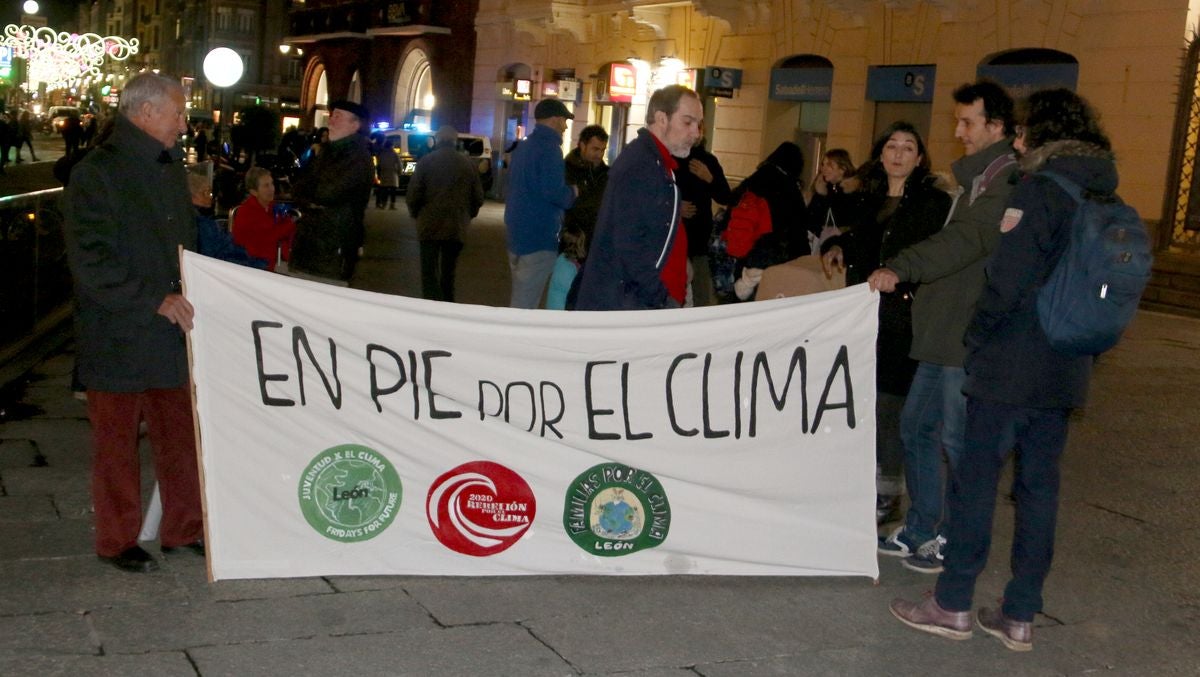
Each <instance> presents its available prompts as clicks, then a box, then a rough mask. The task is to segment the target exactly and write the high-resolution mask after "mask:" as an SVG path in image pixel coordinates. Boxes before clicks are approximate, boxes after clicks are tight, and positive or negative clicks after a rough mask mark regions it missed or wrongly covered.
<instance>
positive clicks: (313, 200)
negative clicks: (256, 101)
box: [289, 101, 375, 283]
mask: <svg viewBox="0 0 1200 677" xmlns="http://www.w3.org/2000/svg"><path fill="white" fill-rule="evenodd" d="M330 110H331V111H332V112H331V113H330V115H329V143H328V144H326V145H325V147H324V148H323V149H322V150H321V154H320V155H318V156H317V159H316V161H315V162H313V163H312V164H311V165H309V167H308V168H307V169H306V170H304V174H303V175H301V176H300V178H299V179H297V180H296V183H295V184H293V186H292V197H294V198H295V199H296V200H297V201H298V202H299V203H300V208H301V212H302V213H303V214H304V216H302V217H301V218H300V222H299V223H297V224H296V239H295V242H294V244H293V245H292V258H291V261H290V262H289V268H290V270H291V271H293V272H299V273H302V274H304V275H307V276H311V277H316V278H320V279H323V280H327V281H328V280H336V281H339V282H342V283H348V282H349V281H350V278H351V277H353V276H354V268H355V266H356V265H357V264H358V255H359V248H361V247H362V243H363V232H364V231H363V214H364V212H366V209H367V202H368V201H369V200H370V198H371V188H372V186H373V185H374V183H375V169H374V166H373V165H372V163H371V150H370V144H369V142H368V141H367V139H366V137H364V136H363V135H362V134H360V133H359V129H360V128H361V127H362V125H363V123H365V122H366V121H367V118H368V117H369V116H368V113H367V109H366V108H364V107H363V106H362V105H361V104H358V103H354V102H353V101H336V102H334V103H332V104H330Z"/></svg>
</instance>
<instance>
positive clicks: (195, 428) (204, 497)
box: [177, 245, 214, 583]
mask: <svg viewBox="0 0 1200 677" xmlns="http://www.w3.org/2000/svg"><path fill="white" fill-rule="evenodd" d="M177 253H178V255H179V282H180V284H181V291H182V293H183V297H184V298H185V299H186V298H187V274H186V273H185V272H184V269H183V245H179V248H178V251H177ZM192 328H193V329H194V328H195V318H193V324H192ZM183 334H184V338H185V339H186V340H187V358H188V385H189V386H190V387H189V388H188V390H189V392H190V394H191V396H192V433H193V434H194V435H195V438H196V475H197V477H198V478H199V480H200V517H201V519H203V520H204V570H205V573H206V575H207V576H208V582H209V583H212V582H214V579H213V570H212V555H210V554H209V552H208V549H209V548H210V547H211V546H212V538H210V535H209V533H208V493H207V492H206V491H205V490H204V450H203V444H202V443H201V440H200V413H199V411H198V410H197V409H196V380H195V379H194V378H192V372H193V371H194V370H195V368H196V367H195V364H193V362H192V333H191V332H190V331H186V332H184V333H183Z"/></svg>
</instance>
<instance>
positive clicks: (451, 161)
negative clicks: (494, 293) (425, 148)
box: [406, 125, 483, 301]
mask: <svg viewBox="0 0 1200 677" xmlns="http://www.w3.org/2000/svg"><path fill="white" fill-rule="evenodd" d="M406 201H407V202H408V213H409V214H412V217H413V218H414V219H416V220H417V238H418V239H419V240H420V242H421V296H423V297H425V298H427V299H429V300H431V301H454V270H455V267H456V264H457V262H458V254H459V252H461V251H462V247H463V240H464V239H465V238H466V234H467V226H468V225H469V224H470V223H471V219H473V218H475V216H476V215H477V214H479V208H480V207H482V206H483V184H482V183H481V182H480V180H479V172H478V171H476V169H475V165H473V164H472V163H471V161H470V160H469V159H467V156H465V155H462V154H461V153H459V152H458V130H456V129H455V128H453V127H451V126H450V125H445V126H443V127H442V128H441V129H438V131H437V136H436V145H435V146H434V149H433V152H432V153H429V154H428V155H426V156H425V157H423V158H421V160H420V161H419V162H417V168H416V170H415V171H414V172H413V176H412V181H411V182H409V184H408V195H407V197H406Z"/></svg>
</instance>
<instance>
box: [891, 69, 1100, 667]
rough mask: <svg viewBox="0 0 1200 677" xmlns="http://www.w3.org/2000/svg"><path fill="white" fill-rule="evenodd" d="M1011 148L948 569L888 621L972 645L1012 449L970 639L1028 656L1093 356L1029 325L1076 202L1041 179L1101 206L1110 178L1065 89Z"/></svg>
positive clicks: (955, 483)
mask: <svg viewBox="0 0 1200 677" xmlns="http://www.w3.org/2000/svg"><path fill="white" fill-rule="evenodd" d="M1026 108H1027V110H1026V122H1025V127H1024V129H1023V130H1019V132H1018V137H1017V141H1016V143H1015V144H1014V147H1015V148H1016V149H1017V150H1018V151H1019V152H1022V153H1023V157H1022V159H1021V167H1022V169H1023V170H1024V171H1025V172H1026V174H1025V176H1024V177H1023V178H1022V179H1021V181H1020V182H1019V183H1018V185H1017V186H1016V188H1015V189H1014V191H1013V195H1012V198H1011V199H1010V201H1009V204H1008V208H1007V209H1006V210H1005V212H1004V216H1003V218H1002V220H1001V222H1000V223H999V224H997V228H999V230H1000V232H1001V236H1000V245H999V247H998V248H997V250H996V252H995V254H994V256H993V257H992V258H991V260H990V261H989V262H988V265H987V274H988V276H987V285H986V287H985V288H984V291H983V294H982V296H981V297H980V298H979V301H978V303H977V306H976V311H975V315H974V317H973V318H972V320H971V323H970V325H969V326H968V327H967V334H966V344H967V349H968V354H967V359H966V363H965V367H966V372H967V378H966V382H965V385H964V392H965V393H966V394H967V420H966V436H965V444H964V447H963V450H962V458H961V459H960V461H959V463H958V465H957V467H955V469H954V473H953V480H952V483H951V489H950V493H949V496H948V502H949V508H950V526H949V543H948V545H947V546H946V557H945V570H944V571H943V572H942V574H941V575H940V576H939V577H938V582H937V587H936V590H935V591H934V594H933V595H932V596H929V597H927V598H926V599H925V600H924V601H922V602H919V603H918V602H909V601H906V600H902V599H897V600H894V601H893V602H892V604H891V610H892V613H893V614H894V615H895V616H896V617H897V618H898V619H900V620H901V621H902V622H904V623H905V624H907V625H909V626H911V627H914V628H916V629H918V630H923V631H925V632H930V633H933V634H936V635H941V636H943V637H948V638H951V639H967V638H969V637H970V636H971V633H972V619H971V614H970V609H971V602H972V599H973V597H974V592H975V580H976V578H977V577H978V576H979V574H980V573H982V571H983V569H984V568H985V566H986V564H987V558H988V550H989V548H990V546H991V531H992V519H993V515H994V512H995V507H996V487H997V484H998V482H999V479H1000V473H1001V470H1002V469H1003V466H1004V463H1005V460H1006V459H1007V457H1008V454H1009V452H1010V451H1015V452H1016V454H1017V456H1018V459H1017V463H1016V464H1015V468H1016V477H1015V478H1014V481H1013V497H1014V498H1015V499H1016V502H1017V508H1016V529H1015V535H1014V539H1013V545H1012V559H1011V562H1012V579H1011V580H1010V581H1009V583H1008V585H1007V587H1006V588H1005V590H1004V596H1003V600H1002V602H1001V606H1000V607H999V608H987V607H985V608H981V609H979V611H978V613H977V614H976V616H975V623H976V624H978V625H979V627H980V629H982V630H983V631H985V632H987V633H988V634H991V635H994V636H996V637H997V638H999V639H1000V641H1002V642H1003V643H1004V645H1005V646H1006V647H1008V648H1009V649H1012V650H1014V651H1028V650H1030V649H1032V648H1033V637H1032V634H1033V617H1034V615H1035V614H1037V613H1038V612H1040V611H1041V610H1042V586H1043V584H1044V583H1045V580H1046V576H1047V574H1048V573H1049V572H1050V562H1051V559H1052V557H1053V554H1054V529H1055V521H1056V518H1057V513H1058V490H1059V465H1058V462H1059V457H1060V456H1061V455H1062V452H1063V448H1064V447H1065V446H1066V441H1067V418H1068V415H1069V414H1070V411H1071V409H1072V408H1074V407H1079V406H1082V405H1083V404H1084V402H1085V400H1086V398H1087V389H1088V380H1089V377H1090V374H1091V364H1092V360H1093V357H1092V356H1091V355H1073V354H1067V353H1065V352H1060V351H1058V350H1055V349H1054V348H1052V347H1051V345H1050V341H1049V339H1048V338H1047V336H1046V333H1045V331H1044V330H1043V329H1042V326H1041V324H1040V323H1039V320H1038V309H1037V305H1038V291H1039V288H1040V287H1041V286H1042V284H1043V283H1044V282H1045V281H1046V279H1047V278H1048V277H1049V276H1050V274H1051V273H1052V272H1053V271H1054V269H1055V267H1056V266H1057V264H1058V262H1059V260H1060V259H1061V258H1062V256H1063V253H1064V252H1065V251H1066V250H1067V247H1068V245H1069V244H1070V240H1071V226H1072V221H1073V217H1074V215H1075V213H1076V210H1077V209H1078V203H1076V201H1075V199H1074V198H1073V197H1072V196H1071V195H1070V194H1069V193H1067V192H1066V190H1064V188H1063V187H1061V186H1060V185H1059V184H1058V183H1057V182H1056V181H1055V180H1053V179H1051V178H1050V177H1048V176H1046V175H1045V173H1044V172H1046V171H1052V172H1055V173H1057V174H1059V175H1062V176H1064V177H1066V178H1067V179H1069V180H1070V181H1071V182H1074V183H1076V184H1079V185H1080V186H1081V187H1082V188H1083V189H1084V191H1085V193H1086V194H1088V195H1092V196H1111V195H1112V194H1113V192H1114V191H1115V190H1116V187H1117V171H1116V167H1115V165H1114V163H1113V156H1112V152H1111V150H1110V148H1111V146H1110V144H1109V141H1108V139H1107V138H1106V137H1105V135H1104V133H1103V131H1102V130H1101V129H1100V126H1099V124H1098V122H1097V118H1096V115H1095V113H1094V112H1093V110H1092V108H1091V107H1090V106H1089V105H1088V103H1087V102H1086V101H1084V100H1083V99H1082V98H1080V97H1079V96H1078V95H1076V94H1074V93H1073V92H1070V91H1069V90H1065V89H1055V90H1047V91H1042V92H1037V93H1035V94H1033V95H1032V96H1030V98H1029V101H1028V103H1027V106H1026Z"/></svg>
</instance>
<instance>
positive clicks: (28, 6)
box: [21, 0, 41, 14]
mask: <svg viewBox="0 0 1200 677" xmlns="http://www.w3.org/2000/svg"><path fill="white" fill-rule="evenodd" d="M39 9H41V7H39V6H38V4H37V3H36V2H34V1H33V0H25V4H24V5H21V11H22V12H25V13H26V14H37V13H38V10H39Z"/></svg>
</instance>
